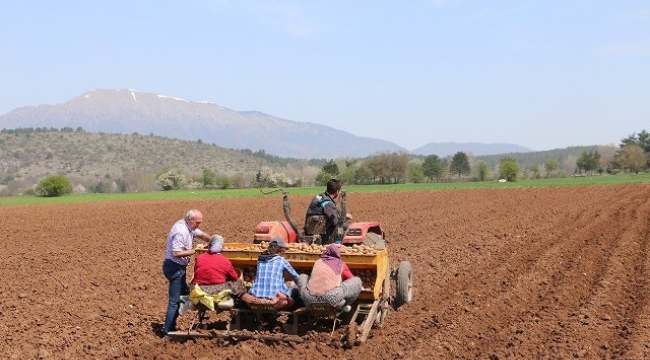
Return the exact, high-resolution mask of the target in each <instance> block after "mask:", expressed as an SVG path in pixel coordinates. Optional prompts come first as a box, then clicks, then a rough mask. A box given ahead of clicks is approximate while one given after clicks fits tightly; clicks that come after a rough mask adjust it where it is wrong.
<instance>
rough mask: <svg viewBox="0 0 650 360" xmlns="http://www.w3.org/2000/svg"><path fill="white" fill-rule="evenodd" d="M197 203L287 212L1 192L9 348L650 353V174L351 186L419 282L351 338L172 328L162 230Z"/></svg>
mask: <svg viewBox="0 0 650 360" xmlns="http://www.w3.org/2000/svg"><path fill="white" fill-rule="evenodd" d="M291 200H292V209H293V210H294V217H295V218H296V219H297V220H298V221H299V222H300V223H301V222H302V221H301V220H302V218H301V216H302V212H303V209H305V208H306V206H307V203H308V201H309V197H307V196H293V197H292V198H291ZM193 207H195V208H198V209H200V210H202V211H203V213H204V216H205V219H204V223H203V226H202V228H203V229H204V230H206V231H208V232H210V233H220V234H223V235H224V236H225V237H226V239H227V241H231V242H250V241H251V239H252V231H253V228H254V227H255V225H256V224H257V223H258V222H259V221H262V220H282V219H283V215H282V201H281V197H280V196H264V197H258V198H241V199H220V200H209V201H208V200H201V201H183V202H165V201H157V202H150V201H149V202H147V201H139V202H103V203H92V204H74V205H72V204H62V205H38V206H36V205H27V206H0V229H2V232H1V234H0V239H2V240H1V244H2V260H1V261H0V271H1V273H2V280H1V282H0V341H1V342H0V357H1V358H8V359H33V358H44V359H49V358H52V359H62V358H67V359H82V358H99V359H105V358H136V357H137V358H144V359H153V358H155V359H176V358H185V359H193V358H196V359H199V358H205V359H215V358H217V359H256V358H257V359H344V358H345V359H355V360H364V359H372V360H374V359H508V358H517V359H535V358H540V359H567V358H588V359H623V358H624V359H647V358H650V302H649V291H650V288H649V281H650V274H649V272H650V260H649V259H648V251H649V249H648V241H649V236H650V185H621V186H593V187H563V188H544V189H541V188H536V189H532V188H530V189H525V188H520V189H507V190H459V191H455V190H450V191H431V192H393V193H381V194H355V193H350V194H348V207H349V210H350V212H351V213H352V214H353V215H354V217H355V220H357V221H369V220H378V221H380V222H381V223H382V225H383V227H384V229H385V230H386V232H387V237H388V240H389V256H390V262H391V264H393V265H396V264H397V263H398V261H401V260H408V261H410V262H411V264H412V265H413V269H414V275H415V286H416V289H415V296H414V301H413V302H412V303H411V304H408V305H405V306H404V307H402V308H401V309H400V310H398V311H393V312H391V313H389V314H388V317H387V319H386V321H385V322H384V326H383V327H382V328H378V329H373V331H372V332H371V334H370V338H369V339H368V341H366V342H365V343H364V344H362V345H361V346H358V347H354V348H352V349H349V350H344V349H342V348H336V347H333V346H330V345H328V344H327V343H326V342H319V341H307V342H305V343H301V344H284V343H272V344H265V343H262V342H260V341H244V342H239V343H232V344H231V343H226V342H225V341H223V340H207V339H197V340H191V341H185V342H168V341H164V340H163V339H161V337H160V335H159V331H160V328H161V325H162V322H163V321H164V313H165V309H166V305H167V300H166V298H167V282H166V280H165V278H164V276H163V275H162V271H161V267H162V259H163V254H164V249H165V236H166V234H167V232H168V231H169V228H170V227H171V225H172V223H173V222H174V221H176V220H177V219H179V218H180V217H182V215H183V214H184V212H185V211H186V210H187V209H189V208H193ZM187 316H189V315H187ZM182 319H183V318H182ZM325 337H326V338H327V337H329V334H327V335H326V336H325Z"/></svg>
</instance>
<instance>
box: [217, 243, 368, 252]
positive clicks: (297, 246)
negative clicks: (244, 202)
mask: <svg viewBox="0 0 650 360" xmlns="http://www.w3.org/2000/svg"><path fill="white" fill-rule="evenodd" d="M338 246H339V249H341V254H360V255H375V254H377V253H378V252H379V251H380V250H377V249H375V248H374V247H373V246H368V245H363V244H354V245H352V246H344V245H338ZM268 247H269V243H268V242H266V241H262V242H261V243H259V244H251V245H250V246H247V247H244V248H228V244H224V250H226V251H227V250H243V251H264V250H266V249H267V248H268ZM326 247H327V245H316V244H311V245H309V244H307V243H290V244H287V248H286V252H288V253H310V254H320V253H322V252H323V251H325V248H326Z"/></svg>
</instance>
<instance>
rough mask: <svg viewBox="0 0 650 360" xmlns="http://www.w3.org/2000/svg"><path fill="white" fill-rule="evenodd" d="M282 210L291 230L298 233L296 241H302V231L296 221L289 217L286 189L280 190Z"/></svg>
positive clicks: (289, 207)
mask: <svg viewBox="0 0 650 360" xmlns="http://www.w3.org/2000/svg"><path fill="white" fill-rule="evenodd" d="M282 211H283V212H284V218H285V219H286V220H287V222H288V223H289V225H291V228H292V229H293V231H295V232H296V234H298V241H299V242H303V237H304V233H303V231H302V230H301V229H300V228H298V224H296V221H295V220H293V218H292V217H291V205H289V192H288V191H283V192H282Z"/></svg>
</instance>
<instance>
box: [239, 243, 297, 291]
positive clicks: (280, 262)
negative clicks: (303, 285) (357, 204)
mask: <svg viewBox="0 0 650 360" xmlns="http://www.w3.org/2000/svg"><path fill="white" fill-rule="evenodd" d="M285 271H286V272H288V273H289V275H291V278H292V279H293V280H294V281H296V280H297V279H298V273H297V272H296V270H294V268H293V266H291V264H289V262H288V261H287V259H285V258H283V257H282V256H280V255H264V254H263V255H260V256H259V257H258V258H257V273H256V274H255V281H254V282H253V286H251V288H250V289H249V290H248V293H249V294H251V295H253V296H255V297H258V298H265V299H273V298H275V296H276V294H277V293H278V292H281V293H284V294H286V295H289V288H288V287H287V284H285V283H284V272H285Z"/></svg>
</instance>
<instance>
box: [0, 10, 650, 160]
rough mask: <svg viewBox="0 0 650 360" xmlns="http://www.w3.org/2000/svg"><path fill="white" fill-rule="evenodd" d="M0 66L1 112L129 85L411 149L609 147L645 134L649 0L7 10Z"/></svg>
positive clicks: (649, 110)
mask: <svg viewBox="0 0 650 360" xmlns="http://www.w3.org/2000/svg"><path fill="white" fill-rule="evenodd" d="M0 69H2V72H1V73H0V74H1V76H0V79H1V86H0V114H4V113H7V112H9V111H11V110H13V109H15V108H18V107H22V106H27V105H40V104H59V103H63V102H65V101H67V100H69V99H70V98H72V97H75V96H77V95H80V94H82V93H84V92H86V91H89V90H92V89H126V88H129V89H136V90H138V91H142V92H151V93H157V94H164V95H169V96H174V97H181V98H185V99H188V100H196V101H210V102H213V103H216V104H219V105H221V106H224V107H227V108H230V109H233V110H238V111H243V110H258V111H262V112H265V113H268V114H270V115H273V116H277V117H280V118H284V119H288V120H293V121H301V122H310V123H317V124H323V125H328V126H331V127H334V128H336V129H340V130H345V131H348V132H350V133H353V134H355V135H358V136H364V137H372V138H379V139H384V140H388V141H391V142H394V143H396V144H398V145H401V146H403V147H406V148H408V149H410V150H412V149H414V148H417V147H419V146H422V145H425V144H427V143H429V142H481V143H510V144H518V145H522V146H526V147H529V148H531V149H533V150H548V149H555V148H564V147H567V146H578V145H598V144H603V145H607V144H614V145H618V144H619V143H620V140H621V139H622V138H624V137H626V136H628V135H630V134H632V133H638V132H640V131H641V130H644V129H647V130H650V1H626V0H616V1H612V0H607V1H599V0H561V1H560V0H548V1H541V0H540V1H533V0H531V1H523V0H522V1H519V0H517V1H515V0H512V1H487V0H485V1H478V0H476V1H464V0H429V1H418V0H413V1H406V2H397V1H379V0H374V1H364V0H360V1H339V0H333V1H273V0H271V1H235V0H233V1H229V0H184V1H171V0H157V1H153V0H130V1H126V0H112V1H107V0H105V1H99V0H98V1H87V0H86V1H66V0H61V1H46V0H43V1H33V0H21V1H17V0H14V1H6V2H4V3H3V6H2V11H1V12H0ZM16 127H20V124H16ZM198 131H200V130H198Z"/></svg>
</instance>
